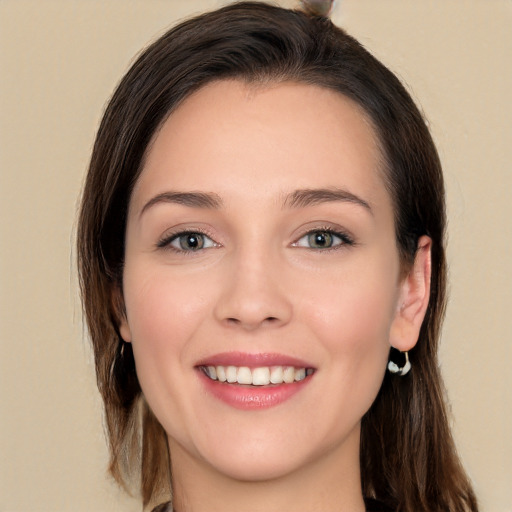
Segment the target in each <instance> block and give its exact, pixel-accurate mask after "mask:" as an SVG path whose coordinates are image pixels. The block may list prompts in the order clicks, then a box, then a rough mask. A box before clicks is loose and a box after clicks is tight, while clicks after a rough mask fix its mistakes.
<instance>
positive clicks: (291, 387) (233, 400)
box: [198, 370, 311, 410]
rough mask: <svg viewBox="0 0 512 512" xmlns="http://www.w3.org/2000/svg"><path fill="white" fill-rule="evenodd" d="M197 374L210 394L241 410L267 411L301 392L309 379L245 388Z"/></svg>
mask: <svg viewBox="0 0 512 512" xmlns="http://www.w3.org/2000/svg"><path fill="white" fill-rule="evenodd" d="M198 373H199V377H200V379H201V380H202V382H203V384H204V386H205V387H206V389H207V391H208V392H209V393H210V394H212V395H213V396H214V397H215V398H218V399H219V400H221V401H222V402H224V403H226V404H228V405H229V406H231V407H234V408H236V409H242V410H254V409H268V408H270V407H275V406H276V405H279V404H282V403H283V402H286V401H287V400H289V399H290V398H292V397H293V396H294V395H295V394H296V393H298V392H299V391H300V390H302V389H303V388H304V386H306V385H307V384H308V382H309V381H310V379H311V377H306V378H305V379H303V380H301V381H298V382H293V383H291V384H277V385H271V386H245V385H240V384H228V383H226V382H219V381H218V380H212V379H210V378H208V377H207V376H206V375H205V374H204V373H203V372H202V371H201V370H198Z"/></svg>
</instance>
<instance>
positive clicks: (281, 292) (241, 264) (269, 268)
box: [215, 251, 293, 331]
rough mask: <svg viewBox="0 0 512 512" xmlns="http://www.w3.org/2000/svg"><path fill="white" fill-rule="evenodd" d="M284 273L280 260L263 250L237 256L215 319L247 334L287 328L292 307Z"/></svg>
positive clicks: (231, 265) (226, 280)
mask: <svg viewBox="0 0 512 512" xmlns="http://www.w3.org/2000/svg"><path fill="white" fill-rule="evenodd" d="M284 274H286V272H285V271H283V268H282V265H280V264H279V262H278V257H274V258H272V257H271V256H270V255H268V254H263V253H262V252H261V251H258V252H255V251H251V252H249V251H247V252H245V253H242V252H239V254H237V255H234V256H233V258H232V259H231V261H230V262H229V263H228V264H227V268H226V273H225V274H224V275H225V276H226V278H225V279H224V283H223V285H222V291H221V294H220V297H219V300H218V302H217V304H216V307H215V316H216V319H217V320H218V321H219V322H221V323H223V324H224V325H226V326H231V327H239V328H241V329H244V330H246V331H254V330H256V329H258V328H262V327H271V326H272V327H282V326H284V325H286V324H287V323H288V322H289V321H290V319H291V317H292V311H293V307H292V301H291V297H290V290H289V289H288V287H287V285H286V282H285V279H284Z"/></svg>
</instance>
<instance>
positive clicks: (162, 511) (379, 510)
mask: <svg viewBox="0 0 512 512" xmlns="http://www.w3.org/2000/svg"><path fill="white" fill-rule="evenodd" d="M364 504H365V505H366V512H393V511H392V510H391V509H390V508H388V507H386V506H385V505H383V504H382V503H381V502H380V501H377V500H372V499H371V498H365V500H364ZM151 512H173V510H172V508H171V502H170V501H168V502H167V503H162V504H161V505H158V506H157V507H155V508H154V509H153V510H152V511H151ZM174 512H176V511H174Z"/></svg>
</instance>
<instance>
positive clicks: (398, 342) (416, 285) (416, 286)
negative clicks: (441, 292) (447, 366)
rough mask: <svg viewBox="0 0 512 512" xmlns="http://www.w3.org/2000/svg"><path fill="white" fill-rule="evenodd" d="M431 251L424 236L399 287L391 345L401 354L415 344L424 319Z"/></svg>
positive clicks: (429, 244)
mask: <svg viewBox="0 0 512 512" xmlns="http://www.w3.org/2000/svg"><path fill="white" fill-rule="evenodd" d="M431 248H432V240H431V239H430V237H428V236H422V237H421V238H420V239H419V240H418V249H417V251H416V256H415V258H414V263H413V266H412V268H411V269H410V271H409V272H408V274H407V275H406V276H405V277H404V278H403V281H402V282H401V284H400V293H399V300H398V303H397V309H396V313H395V317H394V319H393V322H392V324H391V330H390V339H389V342H390V344H391V346H392V347H394V348H396V349H398V350H400V351H401V352H405V351H407V350H410V349H412V348H413V347H414V346H415V345H416V343H417V341H418V337H419V334H420V329H421V324H422V323H423V319H424V318H425V313H426V311H427V307H428V301H429V297H430V277H431V273H432V268H431Z"/></svg>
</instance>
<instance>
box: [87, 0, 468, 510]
mask: <svg viewBox="0 0 512 512" xmlns="http://www.w3.org/2000/svg"><path fill="white" fill-rule="evenodd" d="M227 78H235V79H239V80H244V81H247V82H251V83H254V82H257V83H266V82H274V83H275V82H279V81H284V80H291V81H297V82H301V83H306V84H314V85H317V86H321V87H326V88H329V89H332V90H335V91H338V92H339V93H341V94H343V95H345V96H347V97H349V98H351V99H352V100H353V101H355V102H356V103H357V104H358V105H359V106H360V107H362V108H363V109H364V111H365V112H366V113H367V115H368V116H369V118H370V119H371V121H372V123H373V126H374V129H375V132H376V135H377V139H378V142H379V145H380V149H381V153H382V156H383V169H382V172H383V174H384V176H385V182H386V186H387V188H388V191H389V193H390V195H391V197H392V199H393V204H394V214H395V225H396V239H397V245H398V247H399V252H400V257H401V261H402V265H403V267H404V268H407V267H408V266H409V265H410V264H411V262H412V261H413V260H414V256H415V252H416V247H417V241H418V238H419V237H420V236H422V235H428V236H430V237H431V239H432V241H433V246H432V247H433V248H432V282H431V292H430V302H429V306H428V310H427V313H426V317H425V320H424V323H423V326H422V329H421V332H420V336H419V340H418V343H417V345H416V347H415V348H414V349H413V350H412V351H411V352H410V359H411V362H412V365H413V370H412V371H411V372H410V374H409V375H407V376H406V377H402V378H401V377H396V376H393V375H390V374H388V375H386V377H385V379H384V382H383V384H382V388H381V390H380V392H379V394H378V397H377V399H376V400H375V403H374V404H373V405H372V407H371V408H370V410H369V411H368V413H367V414H366V415H365V416H364V418H363V420H362V427H361V428H362V430H361V455H360V458H361V477H362V484H363V492H364V494H365V496H367V497H370V498H377V499H378V500H380V501H382V502H383V503H385V504H388V505H389V506H391V507H393V508H394V509H395V510H397V511H409V512H427V511H428V512H434V511H444V512H447V511H453V512H455V511H461V512H462V511H476V510H477V504H476V499H475V496H474V493H473V491H472V489H471V485H470V483H469V481H468V479H467V477H466V475H465V473H464V471H463V469H462V467H461V465H460V462H459V459H458V456H457V454H456V451H455V447H454V443H453V440H452V437H451V433H450V429H449V426H448V420H447V413H446V406H445V398H444V388H443V384H442V381H441V377H440V374H439V369H438V362H437V348H438V347H437V345H438V338H439V333H440V327H441V323H442V318H443V315H444V308H445V287H446V282H445V281H446V263H445V253H444V231H445V206H444V185H443V178H442V172H441V165H440V162H439V158H438V155H437V152H436V149H435V147H434V144H433V141H432V138H431V136H430V134H429V131H428V129H427V127H426V125H425V122H424V120H423V118H422V116H421V114H420V112H419V111H418V109H417V107H416V106H415V104H414V102H413V101H412V99H411V97H410V95H409V94H408V93H407V91H406V90H405V88H404V87H403V86H402V84H401V83H400V82H399V80H398V79H397V78H396V77H395V75H394V74H393V73H391V72H390V71H389V70H388V69H387V68H386V67H385V66H384V65H382V64H381V63H380V62H379V61H378V60H376V59H375V58H374V57H373V56H372V55H371V54H370V53H369V52H367V51H366V50H365V49H364V48H363V47H362V46H361V45H360V44H359V43H358V42H357V41H356V40H355V39H354V38H352V37H351V36H349V35H347V34H346V33H345V32H344V31H343V30H341V29H340V28H337V27H336V26H334V25H333V24H332V23H331V21H330V20H328V19H327V18H324V17H320V16H311V15H308V14H305V13H302V12H296V11H291V10H287V9H282V8H279V7H274V6H270V5H265V4H261V3H252V2H246V3H240V4H234V5H230V6H227V7H224V8H222V9H219V10H217V11H214V12H211V13H208V14H204V15H202V16H199V17H196V18H194V19H191V20H188V21H185V22H184V23H181V24H180V25H178V26H177V27H175V28H173V29H171V30H170V31H169V32H168V33H166V34H165V35H164V36H162V37H161V38H160V39H158V40H157V41H156V42H155V43H154V44H152V45H151V46H149V47H148V48H147V49H146V50H145V51H144V52H143V53H142V54H141V56H140V57H139V58H138V59H137V61H136V62H135V63H134V65H133V66H132V68H131V69H130V70H129V71H128V73H127V74H126V76H125V77H124V78H123V80H122V81H121V83H120V84H119V86H118V88H117V90H116V91H115V93H114V95H113V97H112V99H111V100H110V103H109V105H108V107H107V109H106V112H105V114H104V117H103V120H102V123H101V126H100V128H99V131H98V134H97V138H96V142H95V145H94V150H93V153H92V158H91V163H90V167H89V172H88V175H87V179H86V183H85V188H84V191H83V197H82V206H81V211H80V218H79V227H78V266H79V276H80V285H81V292H82V297H83V304H84V310H85V315H86V319H87V323H88V326H89V331H90V336H91V340H92V344H93V348H94V354H95V364H96V372H97V380H98V386H99V389H100V392H101V395H102V397H103V401H104V404H105V411H106V422H107V432H108V438H109V443H110V453H111V460H110V471H111V473H112V474H113V475H114V476H115V478H116V479H117V480H118V481H119V482H120V483H122V484H123V485H125V487H131V486H132V485H133V483H134V482H133V479H134V477H136V478H140V481H139V482H136V484H135V485H136V486H139V487H140V489H141V492H142V499H143V503H144V504H145V505H147V504H148V503H150V502H154V501H155V500H156V499H157V498H160V497H164V496H166V495H168V494H169V493H170V488H169V485H170V481H171V475H170V463H169V455H168V450H167V441H166V435H165V432H164V430H163V428H162V427H161V425H160V424H159V423H158V422H157V420H156V419H155V417H154V415H153V414H152V412H151V410H150V409H149V408H148V406H147V404H146V403H145V401H144V398H143V396H142V392H141V389H140V386H139V383H138V380H137V375H136V371H135V363H134V359H133V353H132V351H131V345H130V344H126V343H124V342H123V341H122V339H121V337H120V335H119V332H118V323H119V322H118V320H119V316H120V315H122V314H123V309H122V308H123V305H122V300H116V299H115V297H116V294H115V293H114V291H115V290H116V289H117V290H122V272H123V257H124V236H125V228H126V215H127V208H128V203H129V200H130V194H131V190H132V188H133V186H134V184H135V182H136V181H137V179H138V176H139V174H140V172H141V168H142V166H143V161H144V155H145V152H146V151H147V148H148V144H149V143H150V141H151V139H152V137H153V136H154V135H155V133H156V131H157V130H158V128H159V127H160V126H161V125H162V123H163V122H164V121H165V119H166V118H167V117H168V116H169V115H170V114H171V113H172V112H173V110H174V109H176V107H177V106H178V105H179V104H180V102H182V101H183V100H184V98H186V97H187V96H189V95H190V94H191V93H192V92H193V91H195V90H197V89H198V88H200V87H202V86H204V85H205V84H207V83H208V82H211V81H213V80H221V79H227Z"/></svg>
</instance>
